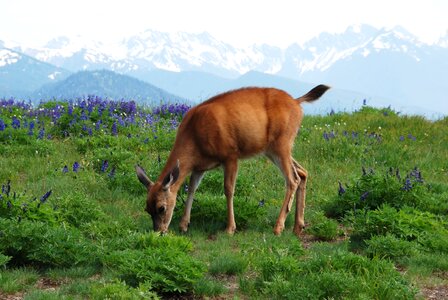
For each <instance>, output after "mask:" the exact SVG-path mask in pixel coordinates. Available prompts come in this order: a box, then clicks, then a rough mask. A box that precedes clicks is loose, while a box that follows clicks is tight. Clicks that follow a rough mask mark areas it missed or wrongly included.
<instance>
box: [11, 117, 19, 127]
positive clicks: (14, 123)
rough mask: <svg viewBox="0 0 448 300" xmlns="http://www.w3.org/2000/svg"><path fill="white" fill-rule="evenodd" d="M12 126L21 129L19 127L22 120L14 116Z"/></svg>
mask: <svg viewBox="0 0 448 300" xmlns="http://www.w3.org/2000/svg"><path fill="white" fill-rule="evenodd" d="M11 126H12V128H14V129H19V128H20V120H19V119H17V117H16V116H14V117H12V122H11Z"/></svg>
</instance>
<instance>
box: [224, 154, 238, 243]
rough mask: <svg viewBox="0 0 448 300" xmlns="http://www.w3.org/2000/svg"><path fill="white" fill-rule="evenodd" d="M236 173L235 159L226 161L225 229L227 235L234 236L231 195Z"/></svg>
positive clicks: (234, 224)
mask: <svg viewBox="0 0 448 300" xmlns="http://www.w3.org/2000/svg"><path fill="white" fill-rule="evenodd" d="M237 173H238V161H237V160H236V159H232V160H228V161H226V163H225V165H224V193H225V195H226V199H227V228H226V232H227V233H228V234H234V233H235V230H236V223H235V216H234V213H233V194H234V192H235V181H236V176H237Z"/></svg>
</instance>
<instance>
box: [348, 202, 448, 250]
mask: <svg viewBox="0 0 448 300" xmlns="http://www.w3.org/2000/svg"><path fill="white" fill-rule="evenodd" d="M352 222H353V223H352V226H353V231H352V233H351V236H350V240H351V242H352V243H353V246H355V247H359V246H362V247H363V245H364V244H365V242H364V241H365V240H369V239H371V238H372V237H374V236H376V235H386V234H390V235H393V236H395V237H397V238H399V239H404V240H407V241H416V242H418V243H420V244H426V245H431V241H434V238H435V239H442V240H446V239H447V238H448V229H447V227H446V226H447V223H446V221H443V220H442V219H441V217H438V216H436V215H434V214H431V213H429V212H421V211H419V210H416V209H413V208H409V207H408V208H403V209H401V210H397V209H395V208H393V207H390V206H388V205H384V206H382V207H380V208H379V209H377V210H369V211H359V212H358V213H357V214H356V215H355V216H354V217H353V220H352ZM428 234H430V235H433V236H432V238H431V239H428V236H427V235H428ZM436 244H437V242H434V245H436ZM440 245H442V246H443V245H444V243H443V242H442V243H440ZM436 247H437V246H436Z"/></svg>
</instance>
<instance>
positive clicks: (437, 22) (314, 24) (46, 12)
mask: <svg viewBox="0 0 448 300" xmlns="http://www.w3.org/2000/svg"><path fill="white" fill-rule="evenodd" d="M360 23H365V24H370V25H373V26H375V27H394V26H397V25H400V26H402V27H404V28H405V29H407V30H408V31H410V32H411V33H413V34H415V35H417V36H418V37H419V38H420V39H421V40H423V41H425V42H434V41H436V40H438V38H439V37H440V36H442V35H444V34H445V33H446V32H447V31H448V1H447V0H364V1H363V0H306V1H298V0H296V1H294V0H273V1H267V0H255V1H252V0H219V1H218V0H190V1H188V0H157V1H152V0H126V1H115V0H109V1H106V0H0V40H8V41H15V42H19V43H25V44H28V45H39V44H43V43H45V42H47V41H48V40H49V39H51V38H53V37H57V36H62V35H64V36H74V35H80V36H82V37H85V38H88V39H94V40H99V41H110V40H120V39H121V38H123V37H125V36H129V35H132V34H137V33H139V32H142V31H144V30H146V29H154V30H159V31H166V32H173V31H186V32H192V33H200V32H203V31H207V32H209V33H211V34H212V35H213V36H215V37H216V38H218V39H221V40H223V41H226V42H229V43H231V44H234V45H237V46H244V45H249V44H252V43H268V44H273V45H277V46H286V45H288V44H291V43H293V42H299V43H301V42H304V41H306V40H308V39H310V38H311V37H313V36H315V35H317V34H318V33H320V32H322V31H328V32H333V33H335V32H343V31H344V30H345V29H346V28H347V26H349V25H351V24H360Z"/></svg>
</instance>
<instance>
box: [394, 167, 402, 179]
mask: <svg viewBox="0 0 448 300" xmlns="http://www.w3.org/2000/svg"><path fill="white" fill-rule="evenodd" d="M395 176H397V179H398V180H401V176H400V170H399V169H398V168H397V171H395Z"/></svg>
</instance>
